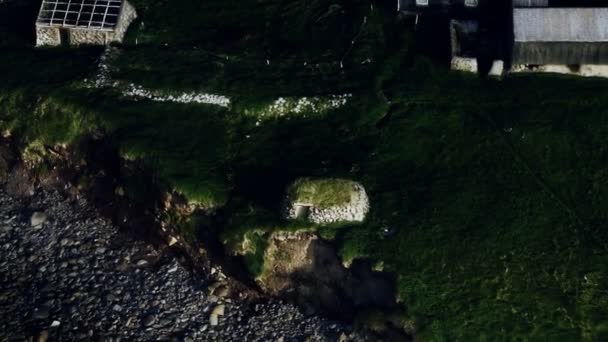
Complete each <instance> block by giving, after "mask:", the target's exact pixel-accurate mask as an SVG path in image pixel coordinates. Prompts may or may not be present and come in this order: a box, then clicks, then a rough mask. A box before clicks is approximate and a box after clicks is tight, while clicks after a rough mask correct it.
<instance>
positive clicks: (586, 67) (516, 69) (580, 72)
mask: <svg viewBox="0 0 608 342" xmlns="http://www.w3.org/2000/svg"><path fill="white" fill-rule="evenodd" d="M511 72H512V73H532V72H539V73H554V74H564V75H575V76H583V77H604V78H607V77H608V65H591V64H583V65H581V66H580V67H579V68H578V69H573V68H570V67H568V66H567V65H558V64H547V65H539V66H534V67H529V66H527V65H523V64H520V65H514V66H513V68H511Z"/></svg>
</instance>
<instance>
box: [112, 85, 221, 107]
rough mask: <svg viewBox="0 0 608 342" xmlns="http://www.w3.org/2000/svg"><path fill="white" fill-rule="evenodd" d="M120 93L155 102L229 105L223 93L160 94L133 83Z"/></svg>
mask: <svg viewBox="0 0 608 342" xmlns="http://www.w3.org/2000/svg"><path fill="white" fill-rule="evenodd" d="M122 95H123V96H126V97H137V98H144V99H148V100H152V101H155V102H174V103H201V104H212V105H216V106H220V107H224V108H228V107H230V99H229V98H228V97H226V96H223V95H215V94H207V93H196V92H191V93H178V94H162V93H161V92H159V91H156V90H150V89H146V88H144V87H142V86H139V85H136V84H133V83H130V84H129V85H128V86H127V87H126V88H124V89H123V91H122Z"/></svg>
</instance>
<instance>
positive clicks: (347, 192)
mask: <svg viewBox="0 0 608 342" xmlns="http://www.w3.org/2000/svg"><path fill="white" fill-rule="evenodd" d="M355 184H356V183H355V182H353V181H349V180H345V179H307V178H302V179H298V180H297V181H295V182H294V183H293V185H291V186H290V187H289V190H288V195H289V200H290V201H291V202H292V203H304V204H309V205H312V206H314V207H317V208H331V207H336V206H341V205H345V204H348V203H349V202H350V199H351V193H352V192H353V189H354V187H355Z"/></svg>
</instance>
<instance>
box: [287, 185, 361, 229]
mask: <svg viewBox="0 0 608 342" xmlns="http://www.w3.org/2000/svg"><path fill="white" fill-rule="evenodd" d="M303 208H306V211H307V213H306V214H305V217H301V214H300V213H301V212H302V209H303ZM368 212H369V198H368V197H367V193H366V192H365V188H364V187H363V185H361V184H359V183H355V182H353V189H352V191H351V194H350V201H349V202H348V203H346V204H344V205H339V206H333V207H329V208H319V207H316V206H315V205H314V204H313V203H297V202H293V201H289V204H288V207H287V218H289V219H296V218H305V219H306V220H308V221H310V222H313V223H316V224H329V223H335V222H363V221H364V220H365V217H366V216H367V213H368Z"/></svg>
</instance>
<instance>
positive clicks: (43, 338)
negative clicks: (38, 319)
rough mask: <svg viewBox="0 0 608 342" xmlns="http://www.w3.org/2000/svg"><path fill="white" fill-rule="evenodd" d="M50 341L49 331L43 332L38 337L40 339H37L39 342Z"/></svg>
mask: <svg viewBox="0 0 608 342" xmlns="http://www.w3.org/2000/svg"><path fill="white" fill-rule="evenodd" d="M48 339H49V332H48V331H47V330H43V331H41V332H40V335H38V338H37V339H36V341H37V342H46V341H48Z"/></svg>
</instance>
